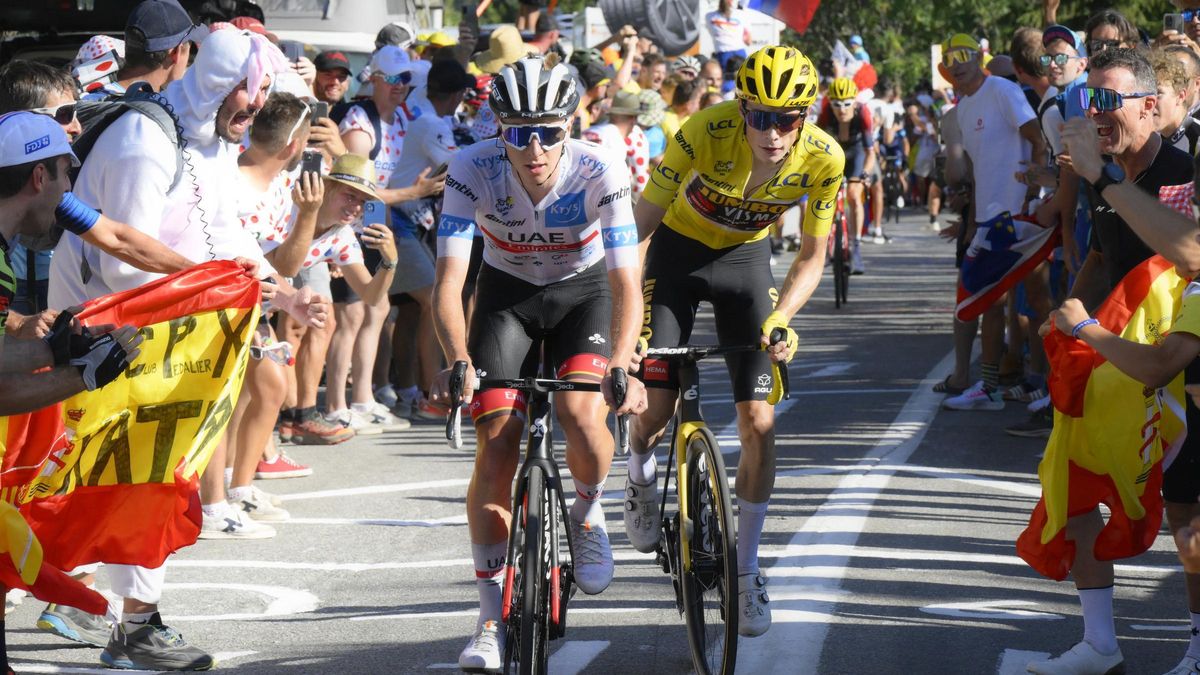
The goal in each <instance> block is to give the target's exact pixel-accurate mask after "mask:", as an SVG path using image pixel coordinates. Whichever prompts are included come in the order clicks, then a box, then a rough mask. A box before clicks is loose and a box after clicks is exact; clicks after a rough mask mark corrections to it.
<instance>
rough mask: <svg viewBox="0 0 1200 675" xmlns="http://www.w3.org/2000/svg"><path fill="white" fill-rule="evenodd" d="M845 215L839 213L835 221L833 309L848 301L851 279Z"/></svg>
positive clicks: (835, 216)
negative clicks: (847, 290)
mask: <svg viewBox="0 0 1200 675" xmlns="http://www.w3.org/2000/svg"><path fill="white" fill-rule="evenodd" d="M845 230H846V223H845V214H844V213H837V214H835V215H834V221H833V307H834V309H840V308H841V307H842V303H843V302H845V301H846V280H847V279H849V278H850V266H849V264H848V263H847V260H846V257H847V254H848V253H849V252H848V251H847V250H846V245H845Z"/></svg>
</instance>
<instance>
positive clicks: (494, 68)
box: [475, 5, 534, 75]
mask: <svg viewBox="0 0 1200 675" xmlns="http://www.w3.org/2000/svg"><path fill="white" fill-rule="evenodd" d="M523 7H524V5H523ZM533 52H534V50H533V49H531V48H530V47H529V45H527V44H525V42H524V41H523V40H521V33H520V31H518V30H517V29H516V28H514V27H513V26H510V25H504V26H500V27H498V28H496V30H494V31H492V34H491V36H490V37H489V38H488V48H487V50H486V51H483V52H480V53H478V54H476V55H475V65H476V66H478V67H479V69H480V70H482V71H483V72H485V73H488V74H489V75H495V74H496V73H498V72H500V69H501V68H503V67H504V66H506V65H508V64H510V63H512V62H514V61H516V60H518V59H520V58H522V57H524V56H528V55H530V54H531V53H533Z"/></svg>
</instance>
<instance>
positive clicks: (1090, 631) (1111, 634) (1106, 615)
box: [1079, 586, 1117, 654]
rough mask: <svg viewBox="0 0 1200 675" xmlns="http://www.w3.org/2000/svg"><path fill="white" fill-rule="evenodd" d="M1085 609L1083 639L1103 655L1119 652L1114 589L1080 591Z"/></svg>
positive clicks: (1108, 587) (1086, 589) (1080, 597)
mask: <svg viewBox="0 0 1200 675" xmlns="http://www.w3.org/2000/svg"><path fill="white" fill-rule="evenodd" d="M1079 604H1080V606H1081V607H1082V608H1083V639H1084V641H1085V642H1087V643H1088V644H1090V645H1092V647H1094V648H1095V649H1096V651H1098V652H1100V653H1101V654H1112V653H1113V652H1115V651H1117V627H1116V624H1115V623H1114V622H1113V587H1112V586H1105V587H1104V588H1081V589H1079Z"/></svg>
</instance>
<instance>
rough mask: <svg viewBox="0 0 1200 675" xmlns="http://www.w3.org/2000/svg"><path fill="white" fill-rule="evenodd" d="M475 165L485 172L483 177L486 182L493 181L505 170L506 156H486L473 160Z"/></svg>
mask: <svg viewBox="0 0 1200 675" xmlns="http://www.w3.org/2000/svg"><path fill="white" fill-rule="evenodd" d="M471 161H472V162H474V163H475V167H476V168H477V169H479V170H480V171H481V172H483V177H484V178H485V179H486V180H493V179H495V178H498V177H499V176H500V172H501V171H503V170H504V162H505V159H504V155H484V156H483V157H476V158H475V159H472V160H471Z"/></svg>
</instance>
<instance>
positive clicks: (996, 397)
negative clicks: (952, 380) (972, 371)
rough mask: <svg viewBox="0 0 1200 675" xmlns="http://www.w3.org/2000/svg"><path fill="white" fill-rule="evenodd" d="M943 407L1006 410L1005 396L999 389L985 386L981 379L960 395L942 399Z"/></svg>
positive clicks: (947, 408)
mask: <svg viewBox="0 0 1200 675" xmlns="http://www.w3.org/2000/svg"><path fill="white" fill-rule="evenodd" d="M942 408H944V409H946V410H1004V398H1003V396H1001V394H1000V392H999V391H991V390H989V389H988V388H987V387H985V386H983V380H980V381H979V382H976V383H975V384H974V385H973V386H972V387H971V388H970V389H968V390H966V391H964V392H963V393H961V394H959V395H958V396H951V397H949V398H947V399H946V400H945V401H942Z"/></svg>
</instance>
